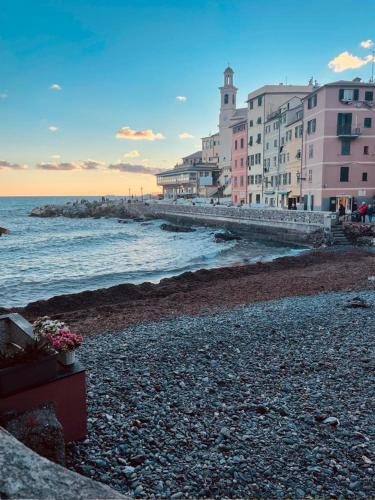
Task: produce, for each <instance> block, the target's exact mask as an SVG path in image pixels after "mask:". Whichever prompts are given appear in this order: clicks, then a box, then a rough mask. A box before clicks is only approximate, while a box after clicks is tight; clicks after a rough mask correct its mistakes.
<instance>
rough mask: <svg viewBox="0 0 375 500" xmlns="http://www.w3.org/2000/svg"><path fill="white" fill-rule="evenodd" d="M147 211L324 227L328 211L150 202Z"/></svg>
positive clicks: (328, 215) (329, 215)
mask: <svg viewBox="0 0 375 500" xmlns="http://www.w3.org/2000/svg"><path fill="white" fill-rule="evenodd" d="M147 211H149V212H151V213H154V214H163V213H165V214H168V213H169V214H176V215H178V214H181V215H192V216H194V215H197V216H207V217H225V218H231V219H240V220H251V221H259V222H264V223H265V224H267V223H276V224H280V225H282V224H283V223H287V224H288V223H300V224H308V225H311V226H315V227H316V226H318V227H324V226H325V225H326V220H327V218H329V219H331V215H332V214H331V213H330V212H310V211H306V210H297V211H296V210H280V209H272V208H245V207H226V206H224V205H222V206H220V205H219V206H215V207H211V206H197V205H175V204H167V203H155V204H150V205H149V207H147Z"/></svg>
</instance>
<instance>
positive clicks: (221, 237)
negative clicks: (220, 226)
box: [214, 233, 242, 242]
mask: <svg viewBox="0 0 375 500" xmlns="http://www.w3.org/2000/svg"><path fill="white" fill-rule="evenodd" d="M214 237H215V240H216V241H217V242H218V241H232V240H235V241H239V240H242V238H241V236H238V235H236V234H232V233H215V234H214Z"/></svg>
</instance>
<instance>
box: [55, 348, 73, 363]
mask: <svg viewBox="0 0 375 500" xmlns="http://www.w3.org/2000/svg"><path fill="white" fill-rule="evenodd" d="M57 359H58V360H59V362H60V363H61V364H62V365H66V366H67V365H73V364H74V363H75V362H76V352H75V351H62V352H59V354H58V357H57Z"/></svg>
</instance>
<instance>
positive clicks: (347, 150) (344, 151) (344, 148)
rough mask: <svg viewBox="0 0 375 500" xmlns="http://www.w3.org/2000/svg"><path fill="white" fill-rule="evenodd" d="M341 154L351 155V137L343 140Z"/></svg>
mask: <svg viewBox="0 0 375 500" xmlns="http://www.w3.org/2000/svg"><path fill="white" fill-rule="evenodd" d="M341 154H342V155H350V139H343V140H342V141H341Z"/></svg>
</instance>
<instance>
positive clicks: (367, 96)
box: [365, 90, 374, 101]
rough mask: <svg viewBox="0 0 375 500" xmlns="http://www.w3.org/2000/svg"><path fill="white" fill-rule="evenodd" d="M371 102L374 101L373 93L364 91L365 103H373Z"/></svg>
mask: <svg viewBox="0 0 375 500" xmlns="http://www.w3.org/2000/svg"><path fill="white" fill-rule="evenodd" d="M373 100H374V92H372V90H366V92H365V101H373Z"/></svg>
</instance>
